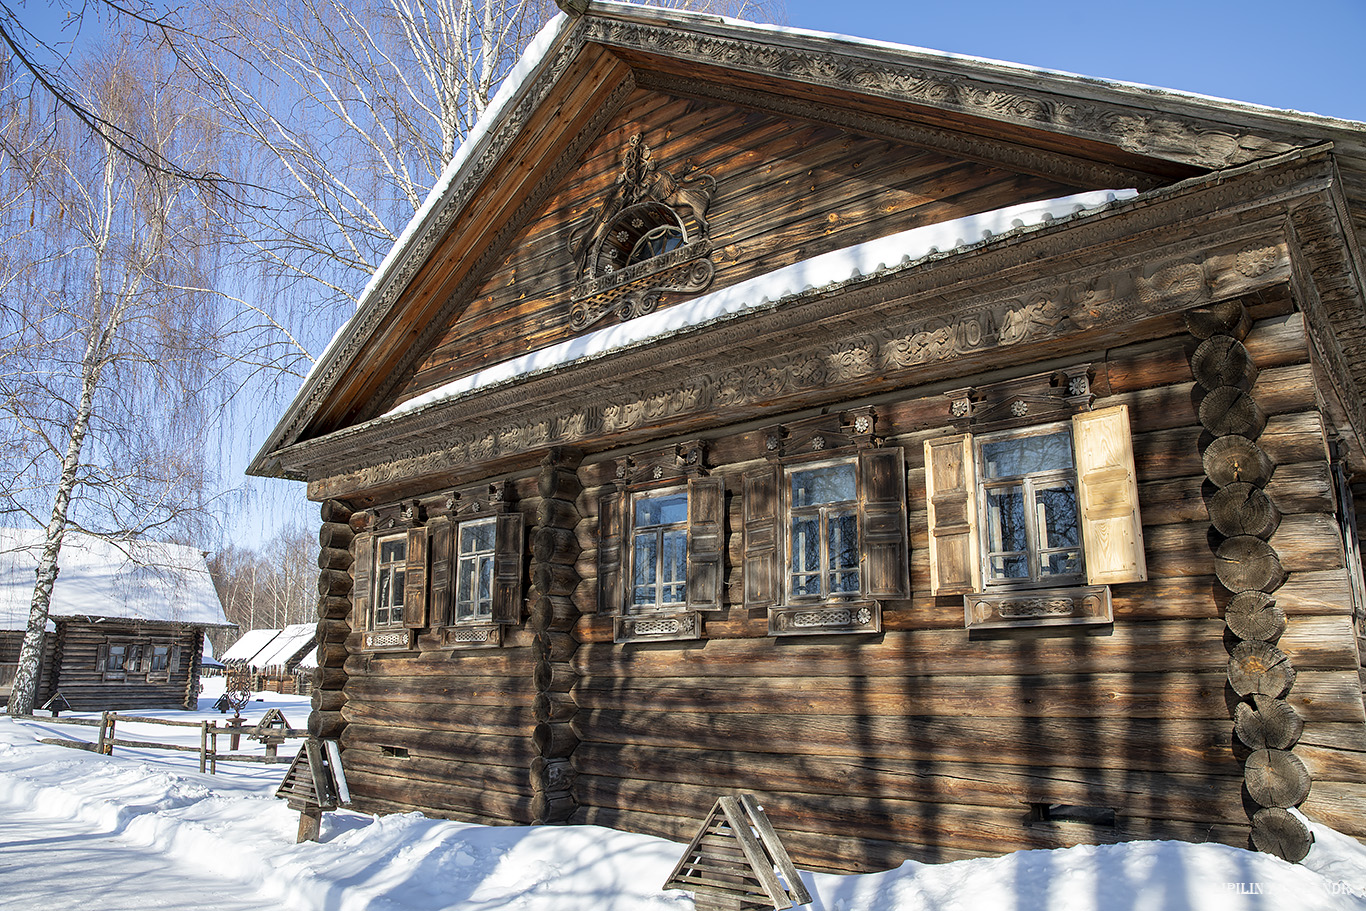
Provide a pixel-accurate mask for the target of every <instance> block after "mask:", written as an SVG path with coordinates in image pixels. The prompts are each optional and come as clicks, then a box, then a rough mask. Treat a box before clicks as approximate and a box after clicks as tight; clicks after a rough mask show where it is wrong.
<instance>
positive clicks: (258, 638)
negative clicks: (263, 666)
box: [223, 629, 280, 666]
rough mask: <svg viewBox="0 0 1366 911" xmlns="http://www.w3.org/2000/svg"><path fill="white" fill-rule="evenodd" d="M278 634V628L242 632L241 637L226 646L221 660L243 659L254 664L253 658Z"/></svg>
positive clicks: (268, 645) (225, 661) (267, 646)
mask: <svg viewBox="0 0 1366 911" xmlns="http://www.w3.org/2000/svg"><path fill="white" fill-rule="evenodd" d="M279 635H280V631H279V630H278V629H249V630H247V631H246V632H245V633H243V634H242V638H240V639H238V640H237V641H236V642H234V643H233V644H232V645H230V646H228V650H227V651H226V652H224V653H223V662H224V663H225V664H226V663H228V662H232V661H245V662H247V663H248V664H250V665H253V666H256V665H257V664H258V662H256V661H255V660H253V659H255V658H256V656H257V655H259V654H261V653H262V652H264V651H265V650H266V649H268V648H269V647H270V644H271V643H272V642H274V641H275V637H277V636H279Z"/></svg>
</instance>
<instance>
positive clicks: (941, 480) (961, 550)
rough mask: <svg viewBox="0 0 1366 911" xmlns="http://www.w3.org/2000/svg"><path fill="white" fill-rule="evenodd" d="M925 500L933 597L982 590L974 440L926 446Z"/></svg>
mask: <svg viewBox="0 0 1366 911" xmlns="http://www.w3.org/2000/svg"><path fill="white" fill-rule="evenodd" d="M925 499H926V501H927V503H926V505H927V507H928V510H929V525H930V592H931V593H932V594H935V595H959V594H965V593H967V592H971V591H976V590H977V589H978V588H979V587H980V586H981V578H982V562H981V559H982V558H981V545H980V543H979V541H978V537H977V472H976V470H975V468H974V465H973V454H972V434H970V433H965V434H962V435H961V436H953V437H943V438H940V439H937V440H926V441H925Z"/></svg>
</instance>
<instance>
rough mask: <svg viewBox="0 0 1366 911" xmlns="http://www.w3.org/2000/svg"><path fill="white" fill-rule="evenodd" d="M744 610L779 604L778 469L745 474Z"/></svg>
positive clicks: (780, 563) (780, 585) (780, 569)
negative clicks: (745, 608)
mask: <svg viewBox="0 0 1366 911" xmlns="http://www.w3.org/2000/svg"><path fill="white" fill-rule="evenodd" d="M744 497H745V500H744V517H745V607H747V608H755V607H773V606H775V605H777V604H779V603H781V601H782V578H783V574H782V558H781V555H780V554H779V552H778V541H779V540H780V539H779V529H778V467H777V466H776V465H768V466H765V467H764V468H759V469H755V470H754V471H751V472H747V473H746V474H745V489H744Z"/></svg>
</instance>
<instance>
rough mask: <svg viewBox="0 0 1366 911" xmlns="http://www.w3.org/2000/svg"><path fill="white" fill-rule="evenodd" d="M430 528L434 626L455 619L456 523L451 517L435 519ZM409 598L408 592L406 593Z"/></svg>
mask: <svg viewBox="0 0 1366 911" xmlns="http://www.w3.org/2000/svg"><path fill="white" fill-rule="evenodd" d="M427 527H428V529H429V530H430V531H431V536H432V537H431V545H432V598H431V602H430V603H429V604H428V606H427V607H428V610H429V611H430V613H431V618H432V625H433V626H444V625H446V624H448V623H450V622H451V621H452V620H453V619H454V616H455V615H454V613H453V611H452V610H451V598H452V597H453V595H454V592H453V589H454V587H455V586H454V583H453V581H452V579H453V576H454V575H455V569H454V562H453V561H454V559H455V557H454V554H455V550H454V548H455V523H454V522H452V521H451V520H450V519H449V518H446V517H442V518H440V519H433V520H432V522H431V524H429V525H428V526H427ZM404 599H405V600H406V599H407V593H406V592H405V593H404Z"/></svg>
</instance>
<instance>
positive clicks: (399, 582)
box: [393, 569, 406, 607]
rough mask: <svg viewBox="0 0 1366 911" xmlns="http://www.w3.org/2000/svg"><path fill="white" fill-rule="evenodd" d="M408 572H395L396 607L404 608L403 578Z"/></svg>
mask: <svg viewBox="0 0 1366 911" xmlns="http://www.w3.org/2000/svg"><path fill="white" fill-rule="evenodd" d="M404 575H406V572H405V571H404V570H401V569H396V570H394V600H393V605H394V607H402V606H403V577H404Z"/></svg>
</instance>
